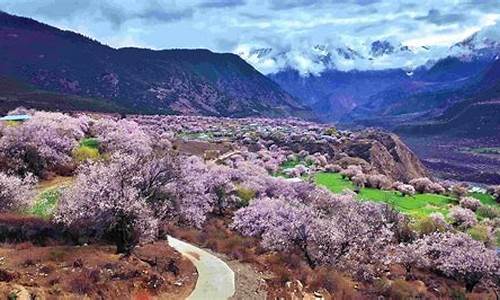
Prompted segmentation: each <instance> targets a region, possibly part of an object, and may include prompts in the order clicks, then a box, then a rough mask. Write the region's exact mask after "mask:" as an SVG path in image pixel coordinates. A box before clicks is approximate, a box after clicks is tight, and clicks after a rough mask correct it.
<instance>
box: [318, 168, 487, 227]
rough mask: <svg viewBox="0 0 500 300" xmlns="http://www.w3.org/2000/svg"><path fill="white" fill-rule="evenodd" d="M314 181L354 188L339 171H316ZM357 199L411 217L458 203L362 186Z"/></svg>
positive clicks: (484, 198)
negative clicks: (383, 204)
mask: <svg viewBox="0 0 500 300" xmlns="http://www.w3.org/2000/svg"><path fill="white" fill-rule="evenodd" d="M314 179H315V182H316V184H318V185H320V186H324V187H326V188H327V189H328V190H330V191H332V192H333V193H340V192H342V191H343V190H344V189H351V190H353V189H354V185H353V184H352V183H351V182H350V181H349V180H346V179H342V177H341V176H340V174H339V173H318V174H316V175H315V178H314ZM472 196H473V197H475V198H477V199H479V200H480V201H481V202H482V203H483V204H485V205H496V203H495V200H494V199H493V197H491V196H490V195H486V194H480V193H474V194H472ZM358 197H359V199H361V200H369V201H375V202H384V203H388V204H390V205H392V206H393V207H394V208H395V209H397V210H398V211H400V212H402V213H405V214H408V215H410V216H412V217H416V218H419V217H425V216H428V215H429V214H431V213H433V212H440V213H442V214H443V215H445V216H446V215H447V214H448V210H449V209H450V208H451V207H453V206H454V205H458V202H457V200H455V199H454V198H452V197H449V196H444V195H437V194H416V195H415V196H405V197H403V196H402V195H401V194H400V193H398V192H395V191H383V190H378V189H374V188H363V189H361V191H360V192H359V194H358Z"/></svg>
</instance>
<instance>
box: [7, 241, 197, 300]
mask: <svg viewBox="0 0 500 300" xmlns="http://www.w3.org/2000/svg"><path fill="white" fill-rule="evenodd" d="M0 257H3V261H2V262H3V263H2V264H1V265H0V281H2V282H3V284H1V285H0V298H2V299H6V298H7V295H8V294H9V293H11V292H12V291H13V290H14V289H15V287H16V286H21V287H23V288H24V289H26V290H28V291H29V292H30V293H32V294H33V295H37V296H39V297H42V296H43V295H47V294H50V295H52V297H53V298H54V297H55V298H65V297H66V298H68V297H69V298H81V297H82V296H83V295H87V296H88V297H90V298H92V299H94V298H104V299H130V298H131V296H132V295H137V297H138V298H140V299H150V297H152V296H161V297H164V298H169V299H176V298H183V297H185V296H187V295H188V294H189V293H190V292H191V290H192V288H193V287H194V284H195V282H196V275H193V274H196V270H195V268H194V266H193V265H192V264H191V263H190V262H189V261H188V260H187V259H185V258H183V257H182V256H181V255H180V254H179V253H178V252H176V251H175V250H173V249H172V248H171V247H170V246H168V245H167V243H165V242H157V243H154V244H149V245H145V246H143V247H139V248H137V249H136V251H135V252H134V255H132V256H131V257H122V256H119V255H116V254H115V249H114V247H111V246H86V247H71V246H54V247H36V246H33V245H29V244H28V243H23V245H22V247H20V245H19V244H18V245H12V246H11V247H3V248H0ZM175 282H180V283H181V284H182V285H181V286H178V285H175V284H174V283H175ZM35 287H36V288H35Z"/></svg>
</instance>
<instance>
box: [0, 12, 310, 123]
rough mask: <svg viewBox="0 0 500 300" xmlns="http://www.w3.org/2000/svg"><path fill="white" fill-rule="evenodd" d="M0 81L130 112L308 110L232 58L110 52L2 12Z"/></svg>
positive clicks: (206, 54) (285, 113) (272, 113)
mask: <svg viewBox="0 0 500 300" xmlns="http://www.w3.org/2000/svg"><path fill="white" fill-rule="evenodd" d="M0 40H1V41H2V42H1V44H0V75H2V76H4V77H8V78H12V79H14V80H18V81H24V82H26V83H28V84H30V85H32V86H34V87H36V88H39V89H43V90H46V91H51V92H56V93H62V94H68V95H77V96H80V97H90V98H94V99H99V100H98V101H100V102H108V103H107V104H109V105H108V106H113V105H114V106H120V107H123V108H125V109H126V110H128V111H132V112H143V113H180V114H202V115H214V116H231V117H239V116H268V117H276V116H298V117H305V118H311V116H312V115H311V111H310V110H309V109H308V108H307V107H305V106H304V105H302V104H299V103H298V102H297V101H296V99H295V98H294V97H292V96H290V95H289V94H288V93H287V92H285V91H284V90H283V89H282V88H281V87H279V86H278V85H277V84H276V83H274V82H273V81H271V80H269V79H268V78H267V77H265V76H264V75H262V74H260V73H259V72H258V71H256V70H255V69H254V68H253V67H252V66H250V65H249V64H247V63H246V62H245V61H244V60H242V59H241V58H239V57H238V56H236V55H234V54H217V53H213V52H210V51H208V50H201V49H200V50H181V49H176V50H162V51H154V50H148V49H138V48H120V49H114V48H111V47H108V46H106V45H103V44H101V43H99V42H97V41H95V40H91V39H89V38H87V37H84V36H82V35H80V34H76V33H73V32H70V31H63V30H59V29H57V28H55V27H52V26H49V25H46V24H42V23H39V22H37V21H34V20H32V19H29V18H23V17H18V16H13V15H10V14H7V13H3V12H0Z"/></svg>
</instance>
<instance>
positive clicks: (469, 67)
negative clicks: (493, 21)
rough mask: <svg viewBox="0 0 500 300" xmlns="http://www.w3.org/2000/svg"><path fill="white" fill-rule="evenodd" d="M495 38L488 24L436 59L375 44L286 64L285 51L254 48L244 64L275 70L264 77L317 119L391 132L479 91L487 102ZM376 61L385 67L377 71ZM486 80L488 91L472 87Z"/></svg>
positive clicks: (316, 50) (497, 46) (319, 52)
mask: <svg viewBox="0 0 500 300" xmlns="http://www.w3.org/2000/svg"><path fill="white" fill-rule="evenodd" d="M499 40H500V39H499V35H498V26H490V27H487V28H485V29H483V30H481V31H479V32H476V33H474V34H473V35H471V36H470V37H468V38H466V39H464V40H463V41H461V42H459V43H455V44H453V45H451V46H449V47H447V48H446V51H445V52H443V53H442V54H441V58H439V56H438V57H436V56H432V55H431V56H427V54H432V53H433V51H435V50H433V47H420V48H419V49H414V48H411V47H407V46H404V45H401V44H396V43H394V42H389V41H378V40H377V41H374V42H372V43H371V44H369V45H367V47H365V48H356V50H355V49H353V48H350V47H347V46H343V47H337V46H335V47H333V46H332V45H329V46H327V45H317V46H315V47H313V48H312V49H311V50H310V51H308V52H300V53H301V54H300V55H302V56H301V57H306V58H307V60H300V59H299V60H297V59H296V58H294V55H295V54H297V52H294V50H293V49H292V50H289V51H288V52H281V53H279V54H278V55H275V54H274V53H276V51H275V50H274V49H265V50H263V49H260V50H255V51H253V52H249V53H252V54H251V55H250V59H248V61H250V62H252V60H254V59H259V62H266V60H268V62H267V64H268V65H273V63H274V65H282V66H283V68H280V69H279V71H277V72H273V73H270V74H268V76H269V77H270V78H271V79H273V80H274V81H275V82H277V83H278V84H279V85H280V86H281V87H283V88H284V89H285V90H286V91H288V92H289V93H290V94H292V95H294V96H296V97H297V98H298V99H300V100H301V101H302V103H304V104H305V105H308V106H310V107H311V108H312V109H313V111H314V112H315V113H316V115H317V116H318V117H319V118H320V119H321V120H323V121H327V122H332V121H333V122H341V123H344V124H349V125H350V126H352V125H356V126H359V125H365V126H382V127H386V128H389V129H393V128H394V127H398V126H401V125H404V124H410V123H413V122H423V121H428V120H433V119H434V118H437V117H438V116H440V114H442V113H444V112H445V111H446V110H447V109H448V108H450V107H452V106H454V105H455V104H456V103H459V102H461V101H463V100H465V99H467V98H468V97H473V96H474V97H476V96H477V95H480V94H481V93H482V92H483V91H484V94H485V95H487V97H489V98H491V99H494V98H496V97H498V95H497V93H496V92H495V89H494V88H492V86H494V85H495V84H497V82H498V76H496V77H495V76H493V75H485V74H493V73H492V72H493V71H491V70H495V69H497V68H498V63H497V61H498V58H499V54H500V42H499ZM422 53H424V54H422ZM426 53H427V54H426ZM243 56H244V55H243ZM402 57H407V58H408V59H407V60H406V64H407V65H406V66H402V65H401V64H400V60H399V59H400V58H402ZM431 57H432V59H431ZM294 59H295V60H294ZM269 61H271V62H273V63H271V62H269ZM304 61H307V62H308V64H305V63H304ZM301 62H302V64H301ZM382 62H390V64H388V65H387V66H386V67H382ZM416 62H419V63H418V64H414V63H416ZM253 63H254V65H258V63H257V64H256V63H255V62H253ZM349 64H350V65H349ZM410 64H411V67H409V65H410ZM348 65H349V69H345V67H346V66H348ZM304 66H307V69H305V68H304ZM379 68H380V69H379ZM306 70H307V71H306ZM488 72H489V73H488ZM486 78H488V80H489V83H488V84H486V85H487V86H488V87H485V86H486V85H485V84H483V85H482V88H478V86H479V84H478V82H480V81H481V82H484V81H485V80H486ZM486 91H487V92H486ZM494 128H496V127H494ZM420 132H423V131H420Z"/></svg>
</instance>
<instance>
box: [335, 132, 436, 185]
mask: <svg viewBox="0 0 500 300" xmlns="http://www.w3.org/2000/svg"><path fill="white" fill-rule="evenodd" d="M341 149H342V151H343V152H345V153H346V154H347V155H349V156H351V157H359V158H362V159H364V160H366V161H367V162H368V163H370V165H371V166H372V167H373V169H374V170H375V171H377V172H378V173H380V174H384V175H387V176H389V177H391V178H392V179H394V180H399V181H404V182H408V181H409V180H411V179H414V178H418V177H426V176H429V175H428V173H427V170H426V169H425V167H424V165H423V164H422V163H421V162H420V160H419V159H418V157H417V156H416V155H415V154H414V153H413V152H412V151H411V150H410V149H409V148H408V147H407V146H406V145H405V144H404V143H403V142H402V141H401V139H400V138H399V137H398V136H397V135H395V134H391V133H386V132H381V131H373V130H370V131H364V132H361V133H358V134H356V135H354V136H353V137H352V138H351V139H349V140H348V141H346V142H345V143H344V144H343V145H342V146H341Z"/></svg>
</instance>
